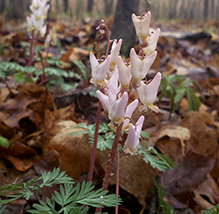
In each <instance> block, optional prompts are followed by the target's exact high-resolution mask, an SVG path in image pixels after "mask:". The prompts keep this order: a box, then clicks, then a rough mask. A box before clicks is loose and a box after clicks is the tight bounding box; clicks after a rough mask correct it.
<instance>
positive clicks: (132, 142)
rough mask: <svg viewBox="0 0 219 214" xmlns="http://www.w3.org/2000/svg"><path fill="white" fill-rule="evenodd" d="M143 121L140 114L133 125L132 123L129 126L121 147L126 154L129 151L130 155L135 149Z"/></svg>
mask: <svg viewBox="0 0 219 214" xmlns="http://www.w3.org/2000/svg"><path fill="white" fill-rule="evenodd" d="M143 123H144V116H143V115H142V116H141V117H140V118H139V119H138V121H137V123H136V125H135V126H134V125H131V126H130V128H129V132H128V137H127V139H126V141H125V145H124V148H123V150H124V152H125V153H126V154H128V153H129V154H131V155H132V154H133V153H134V152H135V151H136V149H137V147H138V144H139V138H140V134H141V129H142V125H143Z"/></svg>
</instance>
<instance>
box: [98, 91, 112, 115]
mask: <svg viewBox="0 0 219 214" xmlns="http://www.w3.org/2000/svg"><path fill="white" fill-rule="evenodd" d="M96 94H97V97H98V99H99V100H100V102H101V103H102V106H103V110H104V111H105V112H108V111H109V97H108V96H107V95H105V94H103V93H102V92H101V91H99V90H97V91H96Z"/></svg>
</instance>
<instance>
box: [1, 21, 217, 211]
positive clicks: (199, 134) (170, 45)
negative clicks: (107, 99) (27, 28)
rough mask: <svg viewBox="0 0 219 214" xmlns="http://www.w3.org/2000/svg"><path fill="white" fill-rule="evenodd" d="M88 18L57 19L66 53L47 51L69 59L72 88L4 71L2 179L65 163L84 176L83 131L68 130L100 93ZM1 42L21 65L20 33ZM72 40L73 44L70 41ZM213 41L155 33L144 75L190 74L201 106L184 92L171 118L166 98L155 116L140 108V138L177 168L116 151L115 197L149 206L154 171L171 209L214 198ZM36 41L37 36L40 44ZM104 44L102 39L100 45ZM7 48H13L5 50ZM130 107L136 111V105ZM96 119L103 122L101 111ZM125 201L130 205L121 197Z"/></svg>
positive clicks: (87, 117)
mask: <svg viewBox="0 0 219 214" xmlns="http://www.w3.org/2000/svg"><path fill="white" fill-rule="evenodd" d="M49 24H50V25H52V23H49ZM155 24H156V23H155ZM94 25H95V23H94V22H91V23H86V24H85V26H82V27H81V28H77V29H72V28H69V26H70V24H68V23H67V22H66V23H65V24H63V23H58V26H59V32H58V37H59V39H60V45H61V48H62V49H63V50H65V53H64V54H60V53H59V51H58V50H57V49H56V48H52V49H51V53H50V54H51V56H55V57H56V58H57V59H59V60H61V61H62V62H65V63H68V65H65V66H64V65H62V66H61V68H62V69H64V70H65V71H66V72H67V73H70V72H78V75H79V76H81V79H80V78H75V77H67V76H66V77H65V78H64V81H65V82H66V83H70V82H71V81H76V82H77V86H76V88H74V89H70V90H68V91H64V90H62V89H60V88H59V85H58V86H55V87H54V86H53V89H54V90H50V92H49V91H48V90H47V88H45V87H42V86H39V85H36V84H35V83H21V84H18V83H16V82H15V81H14V80H13V78H12V76H11V75H13V71H12V73H6V78H5V80H6V82H7V84H8V85H9V87H10V88H11V90H12V92H13V94H12V93H11V92H10V91H9V90H8V88H7V87H5V84H4V83H0V135H1V136H2V137H4V138H6V139H8V141H9V147H8V148H5V147H4V146H2V145H1V146H0V151H1V152H0V154H1V155H0V156H1V161H0V178H1V179H0V185H6V184H10V183H12V182H14V180H15V179H16V178H17V177H19V179H20V180H22V181H25V180H28V179H30V178H33V177H36V176H37V175H39V174H40V170H43V171H52V170H53V168H54V167H60V168H61V170H65V171H66V172H67V174H68V175H70V176H71V177H72V178H73V179H74V180H75V181H79V182H80V181H82V180H86V177H87V173H88V169H89V160H90V153H91V145H90V144H89V143H88V141H89V137H88V136H87V135H83V134H80V135H69V133H71V132H80V131H81V130H83V129H81V128H78V129H71V127H72V126H76V125H77V124H78V123H86V124H94V123H95V114H96V110H97V102H98V100H97V98H95V97H94V96H93V95H92V93H93V91H94V89H93V88H92V86H91V85H90V84H89V82H88V80H89V79H90V69H88V67H89V60H88V55H89V51H88V50H89V49H90V48H92V46H93V42H94V38H93V37H92V31H93V29H94ZM166 25H167V26H165V27H166V28H168V24H166ZM171 27H172V26H171ZM161 28H162V26H161ZM176 29H177V28H176ZM90 31H91V33H89V32H90ZM0 41H1V44H5V48H4V49H3V51H1V54H0V61H1V62H2V61H6V62H8V61H11V62H15V63H17V64H20V65H21V66H25V65H27V57H25V51H26V50H27V47H25V46H22V45H21V44H22V42H25V41H27V35H26V33H14V32H9V31H7V32H6V34H5V35H3V34H2V33H1V34H0ZM72 43H73V44H74V47H71V44H72ZM215 43H216V44H217V45H218V44H219V42H218V41H217V40H215V39H214V40H213V38H211V36H210V35H209V34H207V33H203V32H201V33H193V34H190V35H186V36H184V35H183V36H182V35H180V36H179V37H174V36H173V34H169V33H168V32H166V33H165V34H163V35H161V37H160V39H159V44H160V46H159V47H158V58H157V59H156V61H155V63H154V65H153V67H152V69H151V70H150V73H149V76H150V75H152V74H153V72H154V70H159V71H161V72H162V73H163V74H166V75H172V74H177V75H183V76H187V77H190V78H192V80H193V81H195V82H196V83H197V84H199V85H200V88H201V90H197V91H196V94H197V96H198V97H199V98H200V100H201V107H200V110H199V111H188V110H189V106H188V98H183V101H182V100H181V101H180V103H179V105H178V107H177V109H176V111H175V112H173V113H171V117H169V116H170V106H169V100H168V99H166V98H164V97H162V98H161V100H160V101H159V102H158V106H160V108H161V111H160V113H158V114H157V115H156V116H155V115H153V113H145V117H146V120H145V123H144V125H143V127H144V130H146V131H148V133H149V134H150V136H151V137H150V139H146V140H145V139H144V140H145V141H147V142H148V145H149V146H154V147H155V148H156V149H157V150H158V152H160V153H161V154H163V155H165V156H167V157H170V158H172V159H173V160H174V161H175V162H176V164H177V168H174V169H172V170H168V171H167V172H165V173H161V172H158V171H157V170H154V169H153V168H152V167H151V166H150V164H147V163H145V162H144V161H143V160H142V157H141V156H140V155H134V156H132V157H130V156H125V157H122V158H121V160H120V188H121V190H122V191H121V197H123V198H127V197H131V196H132V197H133V201H135V200H136V201H137V202H135V203H136V204H138V207H139V209H138V210H139V211H138V212H139V213H142V212H143V210H144V209H147V210H149V209H150V206H151V204H152V199H150V200H149V201H148V198H150V197H149V195H150V194H151V193H150V191H151V187H152V188H154V189H156V187H154V185H153V179H154V178H155V177H156V176H159V177H160V178H161V185H162V186H163V188H164V191H165V192H166V195H165V196H164V199H165V200H166V201H167V202H169V204H170V205H171V206H172V207H173V208H175V211H176V213H201V210H202V209H205V208H209V207H211V206H212V205H214V204H216V203H218V201H219V199H218V198H219V196H218V195H219V192H218V191H219V190H218V185H219V174H218V172H219V152H218V139H219V133H218V125H219V116H218V115H219V108H218V106H219V102H218V100H219V99H218V97H219V92H218V87H219V81H218V78H219V64H218V59H219V58H218V57H219V55H218V52H217V50H216V49H215ZM42 44H43V43H42V41H38V45H42ZM103 44H104V43H103ZM103 44H100V46H101V45H102V47H104V45H103ZM12 48H13V50H14V51H10V50H11V49H12ZM17 53H19V54H17ZM97 55H101V53H100V52H98V53H97ZM34 66H36V67H37V66H38V67H39V66H40V63H38V64H37V62H36V63H35V65H34ZM1 69H2V68H1ZM85 69H86V70H85ZM2 72H3V71H2ZM52 78H54V77H52ZM56 87H57V88H56ZM50 89H51V88H50ZM93 94H95V93H93ZM135 114H136V115H138V112H137V111H136V112H135ZM134 118H138V116H134ZM101 120H102V121H104V122H107V121H106V119H104V116H103V117H102V119H101ZM108 153H109V150H108V149H106V150H104V151H99V150H98V151H97V158H96V162H95V167H96V169H95V175H94V180H93V182H94V183H95V184H96V185H97V186H98V185H101V181H102V178H103V175H104V170H105V168H106V164H107V159H108ZM113 174H114V175H113ZM111 184H112V187H113V184H115V173H112V179H111ZM54 188H56V187H54ZM53 190H54V189H53V187H51V191H53ZM47 192H48V191H45V190H44V191H43V192H42V195H44V199H45V195H48V197H49V194H47ZM25 203H26V202H25V201H24V200H23V199H19V200H18V201H17V202H14V203H11V204H10V205H9V206H8V208H7V209H8V210H10V211H11V212H16V211H18V210H19V211H20V210H21V209H22V206H23V205H24V204H25ZM124 204H125V203H124ZM136 204H135V205H136ZM136 206H137V205H136ZM125 208H127V209H130V210H131V208H128V205H127V204H126V207H125ZM140 210H141V211H140ZM180 210H182V211H180Z"/></svg>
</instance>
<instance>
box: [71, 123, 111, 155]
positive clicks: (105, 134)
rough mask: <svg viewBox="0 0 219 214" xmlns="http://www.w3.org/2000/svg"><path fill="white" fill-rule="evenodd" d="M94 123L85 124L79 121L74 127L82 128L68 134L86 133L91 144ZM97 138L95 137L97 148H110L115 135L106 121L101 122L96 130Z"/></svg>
mask: <svg viewBox="0 0 219 214" xmlns="http://www.w3.org/2000/svg"><path fill="white" fill-rule="evenodd" d="M95 126H96V125H95V124H92V125H87V124H86V123H79V124H77V125H76V126H74V127H71V128H73V129H75V128H83V129H84V130H83V131H80V132H71V133H70V134H69V135H70V136H71V135H79V134H87V135H89V143H90V144H91V145H92V144H93V141H94V133H95ZM98 133H99V135H98V139H97V148H98V149H100V150H101V151H103V150H105V149H106V148H108V149H111V148H112V143H113V139H114V137H115V133H114V131H113V130H112V129H111V128H110V127H109V126H108V124H106V123H101V124H100V126H99V131H98Z"/></svg>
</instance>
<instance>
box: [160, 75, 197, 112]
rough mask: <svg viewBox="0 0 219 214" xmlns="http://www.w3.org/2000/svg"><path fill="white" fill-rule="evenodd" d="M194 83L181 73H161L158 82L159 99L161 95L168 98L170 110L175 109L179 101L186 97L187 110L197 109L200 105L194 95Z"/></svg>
mask: <svg viewBox="0 0 219 214" xmlns="http://www.w3.org/2000/svg"><path fill="white" fill-rule="evenodd" d="M196 88H197V87H196V84H195V83H194V82H193V81H192V80H191V79H190V78H188V77H185V76H181V75H169V76H166V75H163V79H162V80H161V84H160V91H161V93H160V95H159V99H161V98H162V97H163V96H165V97H167V98H169V99H170V102H169V104H170V107H171V111H172V112H173V111H175V110H176V108H177V106H178V103H179V101H180V100H181V99H182V98H183V97H186V98H187V99H188V110H189V111H191V110H198V109H199V107H200V100H199V98H198V97H197V96H196V95H195V91H196Z"/></svg>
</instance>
